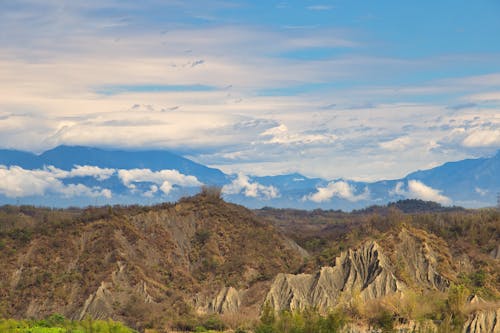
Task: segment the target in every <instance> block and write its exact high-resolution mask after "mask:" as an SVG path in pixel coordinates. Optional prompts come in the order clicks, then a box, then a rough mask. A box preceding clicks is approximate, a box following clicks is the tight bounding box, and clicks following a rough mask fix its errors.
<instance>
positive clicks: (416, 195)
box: [389, 180, 477, 205]
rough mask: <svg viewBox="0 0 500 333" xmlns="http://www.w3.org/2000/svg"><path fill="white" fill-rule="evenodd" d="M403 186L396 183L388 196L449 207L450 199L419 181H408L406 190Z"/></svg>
mask: <svg viewBox="0 0 500 333" xmlns="http://www.w3.org/2000/svg"><path fill="white" fill-rule="evenodd" d="M404 185H405V184H404V183H403V182H397V184H396V186H395V187H394V189H393V190H390V191H389V195H391V196H394V195H399V196H403V197H406V198H410V199H420V200H425V201H434V202H437V203H440V204H442V205H449V204H451V202H452V200H451V199H450V198H448V197H446V196H444V195H442V194H441V191H440V190H437V189H434V188H432V187H430V186H427V185H425V184H424V183H422V182H421V181H418V180H409V181H408V183H407V188H406V189H405V188H404V187H405V186H404ZM476 191H477V190H476Z"/></svg>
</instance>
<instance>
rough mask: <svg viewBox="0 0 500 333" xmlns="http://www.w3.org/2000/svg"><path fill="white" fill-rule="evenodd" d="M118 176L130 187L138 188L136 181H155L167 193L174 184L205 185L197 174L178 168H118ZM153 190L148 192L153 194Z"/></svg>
mask: <svg viewBox="0 0 500 333" xmlns="http://www.w3.org/2000/svg"><path fill="white" fill-rule="evenodd" d="M118 178H120V180H121V181H122V183H123V185H125V186H127V187H128V188H130V189H135V188H136V186H135V184H134V183H143V182H149V183H154V184H156V185H158V186H159V187H160V190H161V191H162V192H163V193H165V194H169V193H170V191H171V190H172V188H173V186H174V185H178V186H187V187H195V186H201V185H203V184H202V183H201V182H200V181H199V180H198V179H197V178H196V177H195V176H188V175H184V174H182V173H180V172H179V171H177V170H160V171H151V170H150V169H130V170H125V169H120V170H118ZM151 190H152V188H150V191H148V192H146V193H149V194H150V195H152V194H153V193H151ZM156 190H157V188H156ZM155 192H156V191H155Z"/></svg>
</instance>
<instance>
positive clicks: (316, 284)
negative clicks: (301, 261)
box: [266, 242, 403, 312]
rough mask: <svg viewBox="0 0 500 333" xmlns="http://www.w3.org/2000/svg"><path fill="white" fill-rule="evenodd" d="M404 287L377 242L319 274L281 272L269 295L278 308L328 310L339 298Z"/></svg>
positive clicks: (377, 294) (369, 295) (368, 296)
mask: <svg viewBox="0 0 500 333" xmlns="http://www.w3.org/2000/svg"><path fill="white" fill-rule="evenodd" d="M402 289H403V286H402V284H401V283H400V282H398V281H397V279H396V277H395V276H394V274H393V273H392V271H391V270H390V267H389V263H388V259H387V258H386V257H385V256H384V255H383V253H382V251H381V249H380V247H379V245H378V244H377V243H376V242H368V243H366V244H364V245H363V246H362V247H361V248H359V249H357V250H349V251H347V252H343V253H342V254H341V255H340V256H339V257H337V258H336V260H335V265H334V266H333V267H323V268H321V270H320V271H319V272H318V273H316V274H298V275H293V274H278V275H277V276H276V278H275V279H274V282H273V284H272V285H271V288H270V290H269V292H268V294H267V296H266V302H268V303H269V304H270V305H271V306H272V307H273V308H274V309H275V310H276V311H280V310H292V311H293V310H299V309H304V308H307V307H315V308H317V309H318V310H319V311H322V312H325V311H328V309H330V308H332V307H334V306H335V305H337V304H338V302H339V300H341V299H342V300H346V301H348V300H350V299H352V298H353V297H360V298H361V300H369V299H374V298H377V297H381V296H385V295H388V294H391V293H395V292H397V291H400V290H402Z"/></svg>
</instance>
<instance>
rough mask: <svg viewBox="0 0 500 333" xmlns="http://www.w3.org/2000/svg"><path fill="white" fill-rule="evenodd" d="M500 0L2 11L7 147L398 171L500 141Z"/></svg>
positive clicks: (313, 171) (237, 165)
mask: <svg viewBox="0 0 500 333" xmlns="http://www.w3.org/2000/svg"><path fill="white" fill-rule="evenodd" d="M499 31H500V2H498V1H493V0H490V1H456V0H455V1H448V0H446V1H418V2H412V3H408V2H401V1H377V2H375V1H314V0H302V1H223V0H214V1H212V0H206V1H189V2H188V1H177V0H164V1H159V0H146V1H141V2H138V1H117V0H100V1H97V0H90V1H55V0H54V1H49V0H45V1H39V0H22V1H0V45H1V47H0V73H1V75H0V89H1V90H2V92H3V93H2V98H1V99H0V142H1V143H2V146H3V147H4V148H17V149H23V150H30V151H35V152H40V151H43V150H46V149H49V148H51V147H54V146H56V145H59V144H79V145H92V146H100V147H121V148H135V149H137V148H139V149H143V148H144V149H146V148H147V149H149V148H161V149H168V150H172V151H177V152H181V153H183V154H185V155H186V156H188V157H190V158H193V159H195V160H197V161H199V162H201V163H205V164H208V165H212V166H216V167H219V168H221V169H223V170H224V171H226V172H243V173H247V174H259V175H263V174H279V173H288V172H301V173H303V174H305V175H308V176H321V177H325V178H329V179H333V178H339V177H344V178H350V179H363V180H375V179H381V178H398V177H400V176H403V175H404V174H406V173H408V172H410V171H413V170H416V169H424V168H429V167H432V166H435V165H438V164H440V163H443V162H445V161H451V160H458V159H463V158H467V157H478V156H487V155H489V154H493V153H494V152H495V151H496V150H497V149H499V148H500V39H499V37H498V32H499Z"/></svg>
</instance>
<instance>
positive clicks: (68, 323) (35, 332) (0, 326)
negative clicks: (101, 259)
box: [0, 314, 136, 333]
mask: <svg viewBox="0 0 500 333" xmlns="http://www.w3.org/2000/svg"><path fill="white" fill-rule="evenodd" d="M0 332H2V333H136V331H135V330H133V329H131V328H128V327H126V326H125V325H123V324H122V323H119V322H115V321H112V320H107V321H104V320H92V319H90V318H87V319H84V320H82V321H72V320H67V319H65V318H64V317H63V316H61V315H57V314H55V315H51V316H49V317H47V318H46V319H43V320H14V319H0Z"/></svg>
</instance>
